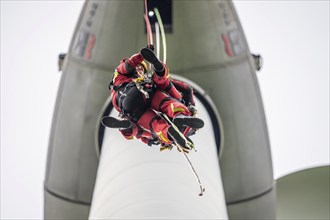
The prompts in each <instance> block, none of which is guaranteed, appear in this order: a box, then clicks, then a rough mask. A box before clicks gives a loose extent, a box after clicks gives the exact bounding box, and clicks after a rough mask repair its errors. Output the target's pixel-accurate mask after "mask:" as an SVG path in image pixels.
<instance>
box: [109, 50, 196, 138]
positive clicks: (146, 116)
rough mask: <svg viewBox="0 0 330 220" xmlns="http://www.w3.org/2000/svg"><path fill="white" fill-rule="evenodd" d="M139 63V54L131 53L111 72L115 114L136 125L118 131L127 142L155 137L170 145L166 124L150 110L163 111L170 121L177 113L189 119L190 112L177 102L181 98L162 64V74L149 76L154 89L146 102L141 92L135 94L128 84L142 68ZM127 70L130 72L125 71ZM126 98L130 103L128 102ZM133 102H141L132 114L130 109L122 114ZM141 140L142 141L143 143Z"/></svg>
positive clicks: (131, 86) (133, 88)
mask: <svg viewBox="0 0 330 220" xmlns="http://www.w3.org/2000/svg"><path fill="white" fill-rule="evenodd" d="M143 60H144V59H143V57H142V55H141V54H140V53H137V54H134V55H133V56H131V57H130V58H125V59H123V60H122V61H121V62H120V64H119V65H118V66H117V68H116V70H115V73H114V78H113V86H114V89H113V90H112V103H113V105H114V107H115V108H116V109H117V110H118V111H119V112H123V113H124V115H125V116H127V115H129V116H130V117H128V118H129V119H130V120H131V121H133V122H134V123H136V125H137V126H136V125H134V123H133V126H132V128H131V129H129V131H128V130H123V131H121V132H122V134H123V135H124V136H125V137H126V138H127V139H131V138H133V137H134V136H136V137H138V138H139V137H143V138H147V139H148V137H150V138H151V139H152V138H158V139H159V140H160V141H161V142H162V143H164V144H170V143H172V140H171V139H170V138H169V136H168V135H167V130H168V128H169V125H168V124H167V122H166V121H164V120H163V119H162V118H161V117H159V116H158V115H157V114H156V113H155V112H154V111H153V110H152V109H154V110H156V111H160V112H163V113H165V114H166V115H168V116H169V117H171V118H174V117H175V116H177V115H178V114H183V115H187V116H189V115H191V113H190V111H189V109H188V108H187V107H186V106H185V105H184V104H183V103H181V102H180V101H178V100H179V99H181V98H182V95H181V94H180V92H178V90H177V89H176V88H175V86H173V83H172V82H171V80H170V79H169V74H168V68H167V66H166V65H165V64H163V66H164V71H165V74H162V76H160V75H161V74H158V75H157V73H155V72H154V73H153V75H152V80H153V82H154V83H155V85H156V88H157V89H156V91H155V92H154V94H153V95H152V97H151V100H149V102H148V101H147V100H146V98H145V96H144V95H143V94H142V93H141V92H136V87H135V86H134V84H133V83H132V82H133V79H136V78H138V77H139V76H138V75H137V74H136V71H135V67H136V66H137V65H139V64H141V65H143ZM129 68H134V69H131V71H128V69H129ZM133 96H134V97H133ZM135 96H136V97H135ZM130 99H131V101H129V100H130ZM137 99H141V103H140V104H139V105H135V107H136V109H134V111H132V110H131V109H130V111H128V113H129V114H126V113H125V110H126V109H125V108H126V106H130V105H131V103H133V102H136V100H137ZM133 104H134V103H133ZM133 106H134V105H133ZM132 119H133V120H132ZM139 127H140V128H142V129H143V131H141V129H139ZM143 138H142V141H143V140H144V139H143Z"/></svg>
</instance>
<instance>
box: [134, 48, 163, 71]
mask: <svg viewBox="0 0 330 220" xmlns="http://www.w3.org/2000/svg"><path fill="white" fill-rule="evenodd" d="M140 53H141V55H142V56H143V58H144V59H145V60H147V61H148V62H150V63H151V64H152V65H154V68H155V71H156V72H158V73H162V72H164V66H163V64H162V63H161V62H160V61H159V60H158V58H157V56H156V54H154V52H153V51H152V50H150V49H149V48H142V50H141V51H140Z"/></svg>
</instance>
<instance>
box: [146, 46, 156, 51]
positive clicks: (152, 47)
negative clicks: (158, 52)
mask: <svg viewBox="0 0 330 220" xmlns="http://www.w3.org/2000/svg"><path fill="white" fill-rule="evenodd" d="M146 48H149V49H150V50H152V51H153V52H155V47H154V45H152V44H150V45H147V46H146Z"/></svg>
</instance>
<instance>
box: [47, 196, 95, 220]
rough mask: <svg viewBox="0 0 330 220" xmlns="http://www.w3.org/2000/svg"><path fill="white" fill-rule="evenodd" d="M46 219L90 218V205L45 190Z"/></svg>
mask: <svg viewBox="0 0 330 220" xmlns="http://www.w3.org/2000/svg"><path fill="white" fill-rule="evenodd" d="M44 199H45V200H44V201H45V204H48V205H47V206H45V210H44V218H45V219H88V215H89V210H90V207H89V205H84V204H80V203H75V202H73V201H69V200H65V199H61V198H59V197H56V196H54V195H52V194H50V193H48V192H47V191H46V192H45V198H44Z"/></svg>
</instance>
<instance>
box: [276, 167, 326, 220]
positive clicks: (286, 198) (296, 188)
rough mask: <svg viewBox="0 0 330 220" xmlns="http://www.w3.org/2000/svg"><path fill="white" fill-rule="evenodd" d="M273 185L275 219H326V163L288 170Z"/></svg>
mask: <svg viewBox="0 0 330 220" xmlns="http://www.w3.org/2000/svg"><path fill="white" fill-rule="evenodd" d="M276 186H277V215H278V218H279V219H330V208H329V207H330V166H322V167H315V168H310V169H306V170H302V171H299V172H296V173H292V174H289V175H287V176H284V177H281V178H279V179H278V180H277V185H276Z"/></svg>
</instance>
